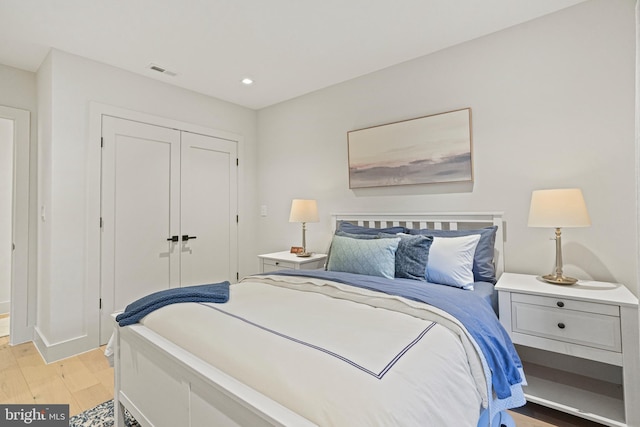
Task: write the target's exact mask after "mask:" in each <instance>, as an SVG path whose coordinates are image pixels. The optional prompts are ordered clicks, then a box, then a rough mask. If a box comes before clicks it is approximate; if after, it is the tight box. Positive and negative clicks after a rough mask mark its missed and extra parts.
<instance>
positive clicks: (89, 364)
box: [0, 337, 113, 416]
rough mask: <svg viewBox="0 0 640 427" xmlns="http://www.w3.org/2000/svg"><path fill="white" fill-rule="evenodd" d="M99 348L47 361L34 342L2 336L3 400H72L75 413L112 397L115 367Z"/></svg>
mask: <svg viewBox="0 0 640 427" xmlns="http://www.w3.org/2000/svg"><path fill="white" fill-rule="evenodd" d="M103 351H104V350H103V349H96V350H93V351H90V352H88V353H83V354H80V355H77V356H74V357H71V358H69V359H64V360H60V361H58V362H54V363H50V364H48V365H47V364H45V363H44V361H43V359H42V357H41V356H40V353H38V350H36V348H35V346H34V345H33V343H25V344H20V345H16V346H10V345H9V338H8V337H3V338H0V403H23V404H25V403H26V404H28V403H37V404H52V403H62V404H67V403H68V404H69V415H70V416H73V415H75V414H78V413H80V412H82V411H84V410H86V409H90V408H93V407H94V406H96V405H98V404H100V403H102V402H105V401H107V400H109V399H111V398H112V397H113V369H112V368H110V367H109V363H108V362H107V359H106V358H105V357H104V354H103Z"/></svg>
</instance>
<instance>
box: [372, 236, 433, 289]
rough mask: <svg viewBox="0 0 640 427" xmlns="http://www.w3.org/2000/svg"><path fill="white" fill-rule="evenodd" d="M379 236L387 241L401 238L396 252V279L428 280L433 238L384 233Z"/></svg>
mask: <svg viewBox="0 0 640 427" xmlns="http://www.w3.org/2000/svg"><path fill="white" fill-rule="evenodd" d="M379 236H380V237H381V238H386V239H388V238H392V237H400V243H399V244H398V250H397V251H396V277H398V278H403V279H414V280H422V281H425V280H426V279H427V277H426V276H427V262H428V260H429V249H430V248H431V243H432V242H433V237H431V236H420V235H416V236H412V235H410V234H395V235H392V234H384V233H380V234H379Z"/></svg>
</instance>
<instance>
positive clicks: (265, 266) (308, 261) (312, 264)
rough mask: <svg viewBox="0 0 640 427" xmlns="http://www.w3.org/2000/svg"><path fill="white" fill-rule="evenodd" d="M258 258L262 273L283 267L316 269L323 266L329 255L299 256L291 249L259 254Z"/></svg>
mask: <svg viewBox="0 0 640 427" xmlns="http://www.w3.org/2000/svg"><path fill="white" fill-rule="evenodd" d="M258 258H260V273H268V272H270V271H275V270H283V269H291V270H315V269H318V268H323V267H324V263H325V262H326V260H327V255H325V254H312V255H311V256H308V257H299V256H296V254H292V253H290V252H289V251H283V252H274V253H271V254H263V255H258Z"/></svg>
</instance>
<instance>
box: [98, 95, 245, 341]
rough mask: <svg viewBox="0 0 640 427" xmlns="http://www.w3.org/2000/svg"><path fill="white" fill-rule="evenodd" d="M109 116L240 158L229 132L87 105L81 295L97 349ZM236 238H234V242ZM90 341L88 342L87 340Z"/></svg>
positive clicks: (237, 138) (236, 139)
mask: <svg viewBox="0 0 640 427" xmlns="http://www.w3.org/2000/svg"><path fill="white" fill-rule="evenodd" d="M103 116H113V117H118V118H121V119H125V120H132V121H138V122H141V123H147V124H151V125H157V126H162V127H167V128H172V129H177V130H181V131H186V132H192V133H198V134H202V135H207V136H212V137H214V138H220V139H226V140H229V141H233V142H235V143H236V144H237V151H236V152H237V156H238V158H240V157H241V156H242V154H243V152H244V151H243V148H244V140H243V137H242V136H241V135H239V134H235V133H232V132H227V131H222V130H218V129H212V128H208V127H204V126H200V125H195V124H193V123H187V122H182V121H179V120H174V119H169V118H166V117H160V116H154V115H151V114H147V113H141V112H139V111H133V110H128V109H125V108H120V107H114V106H112V105H108V104H102V103H98V102H94V101H91V102H90V103H89V140H90V141H93V142H94V143H92V144H89V148H88V152H87V159H88V160H87V161H88V165H89V167H88V168H87V189H88V194H87V207H86V209H87V210H86V212H87V230H86V231H87V232H86V236H87V269H86V281H87V282H86V283H88V284H89V286H88V287H87V293H86V295H85V310H86V316H85V318H86V319H87V325H86V327H87V335H88V336H89V337H94V338H93V339H94V340H95V342H96V346H99V345H100V317H101V316H100V311H101V309H100V306H99V304H100V276H101V274H100V268H101V258H102V257H101V253H100V251H101V249H100V248H101V245H100V239H101V234H100V215H101V181H102V166H101V164H102V153H101V137H102V117H103ZM240 165H242V162H239V166H238V168H236V174H237V175H238V178H239V177H240V176H242V174H241V169H240ZM236 182H237V188H236V191H237V193H238V194H242V189H241V180H240V179H237V180H236ZM236 203H237V206H235V209H236V212H238V215H241V214H242V213H241V212H240V205H241V203H240V201H239V199H238V200H237V202H236ZM239 227H240V224H238V227H237V228H236V232H237V233H238V234H239ZM238 238H239V235H238V236H236V239H238ZM234 255H235V257H236V258H237V259H238V264H239V245H236V253H235V254H234ZM89 339H90V340H91V338H89Z"/></svg>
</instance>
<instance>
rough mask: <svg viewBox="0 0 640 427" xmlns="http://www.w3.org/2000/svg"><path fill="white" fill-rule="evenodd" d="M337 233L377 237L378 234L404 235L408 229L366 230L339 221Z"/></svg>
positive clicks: (398, 227)
mask: <svg viewBox="0 0 640 427" xmlns="http://www.w3.org/2000/svg"><path fill="white" fill-rule="evenodd" d="M338 231H344V232H345V233H350V234H368V235H373V236H377V235H378V233H385V234H398V233H406V232H407V231H408V229H407V228H406V227H401V226H397V227H388V228H368V227H362V226H360V225H353V224H351V223H350V222H346V221H340V224H339V225H338Z"/></svg>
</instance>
